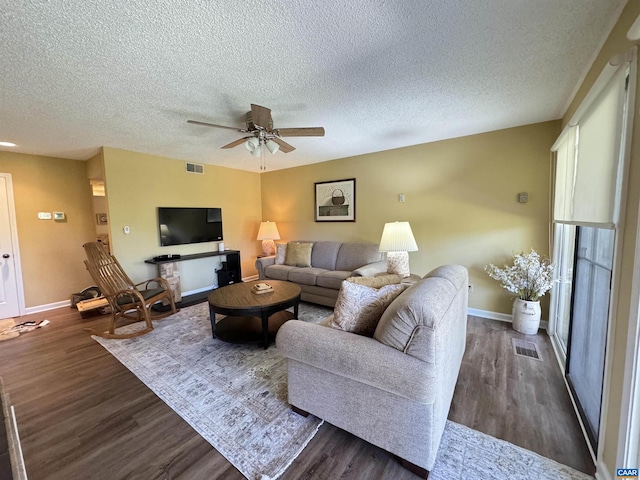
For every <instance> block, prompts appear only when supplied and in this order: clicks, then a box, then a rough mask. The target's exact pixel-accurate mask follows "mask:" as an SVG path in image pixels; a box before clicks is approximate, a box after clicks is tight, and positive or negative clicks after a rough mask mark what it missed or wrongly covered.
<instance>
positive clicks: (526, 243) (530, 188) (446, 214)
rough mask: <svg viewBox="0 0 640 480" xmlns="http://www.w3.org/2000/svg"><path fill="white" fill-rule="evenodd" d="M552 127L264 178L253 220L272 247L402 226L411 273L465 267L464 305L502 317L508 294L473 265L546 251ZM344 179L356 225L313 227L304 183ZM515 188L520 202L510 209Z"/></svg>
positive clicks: (367, 238) (310, 193)
mask: <svg viewBox="0 0 640 480" xmlns="http://www.w3.org/2000/svg"><path fill="white" fill-rule="evenodd" d="M559 127H560V123H559V122H558V121H555V122H546V123H540V124H536V125H529V126H524V127H518V128H511V129H507V130H501V131H497V132H490V133H485V134H480V135H473V136H468V137H462V138H456V139H452V140H445V141H441V142H434V143H429V144H423V145H417V146H413V147H406V148H401V149H397V150H389V151H385V152H378V153H373V154H368V155H362V156H357V157H350V158H344V159H340V160H335V161H331V162H324V163H317V164H313V165H307V166H302V167H297V168H290V169H287V170H278V171H275V172H267V173H264V174H263V175H262V211H263V217H264V219H265V220H272V221H275V222H277V224H278V229H279V231H280V235H281V237H282V240H281V242H285V241H288V240H296V239H311V240H331V239H336V240H344V241H362V242H373V243H378V242H379V241H380V235H381V234H382V228H383V226H384V224H385V223H386V222H392V221H396V220H398V221H409V222H410V223H411V227H412V229H413V232H414V236H415V237H416V241H417V243H418V248H419V251H417V252H412V253H410V254H409V257H410V263H411V270H412V272H414V273H417V274H420V275H424V274H426V273H427V272H428V271H430V270H431V269H433V268H435V267H436V266H438V265H441V264H445V263H458V264H462V265H465V266H466V267H467V268H468V269H469V273H470V277H471V282H472V283H473V286H474V293H472V294H471V295H470V298H469V303H470V306H471V307H473V308H478V309H482V310H489V311H493V312H501V313H511V305H512V303H513V301H512V297H511V296H510V294H509V293H508V292H506V291H505V290H503V289H502V288H500V286H499V285H498V284H497V282H495V281H494V280H491V279H490V278H489V277H488V276H487V275H486V273H484V271H483V269H482V268H483V266H484V265H485V264H487V263H489V262H494V263H498V264H500V265H502V264H504V263H506V262H508V261H509V260H510V258H509V257H510V255H511V253H512V252H516V251H520V250H527V251H528V250H529V249H530V248H531V247H533V248H535V249H536V250H537V251H539V252H541V253H544V254H548V251H549V248H548V244H549V240H548V231H549V229H548V222H549V149H550V147H551V145H552V144H553V142H554V140H555V138H556V137H557V136H558V134H559ZM344 178H356V222H355V223H344V222H341V223H316V222H314V182H321V181H328V180H339V179H344ZM524 191H526V192H528V193H529V202H528V203H526V204H521V203H518V201H517V194H518V192H524ZM399 193H404V194H405V196H406V201H405V202H404V203H399V202H398V194H399Z"/></svg>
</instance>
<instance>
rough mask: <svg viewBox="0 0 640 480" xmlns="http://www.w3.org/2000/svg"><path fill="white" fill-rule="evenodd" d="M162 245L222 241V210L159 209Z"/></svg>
mask: <svg viewBox="0 0 640 480" xmlns="http://www.w3.org/2000/svg"><path fill="white" fill-rule="evenodd" d="M158 231H159V233H160V245H161V246H162V247H169V246H171V245H184V244H187V243H201V242H218V241H221V240H222V209H220V208H182V207H158Z"/></svg>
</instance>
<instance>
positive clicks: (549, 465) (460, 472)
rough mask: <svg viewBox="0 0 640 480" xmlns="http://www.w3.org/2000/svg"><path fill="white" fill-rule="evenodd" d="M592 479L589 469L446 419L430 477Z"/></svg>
mask: <svg viewBox="0 0 640 480" xmlns="http://www.w3.org/2000/svg"><path fill="white" fill-rule="evenodd" d="M505 479H509V480H593V477H592V476H590V475H587V474H586V473H582V472H579V471H577V470H574V469H573V468H571V467H567V466H566V465H562V464H560V463H557V462H554V461H553V460H550V459H548V458H546V457H543V456H541V455H538V454H537V453H534V452H532V451H530V450H526V449H524V448H521V447H518V446H517V445H513V444H512V443H509V442H505V441H504V440H499V439H497V438H495V437H492V436H490V435H486V434H484V433H481V432H478V431H477V430H473V429H471V428H469V427H465V426H464V425H460V424H458V423H454V422H451V421H449V420H447V425H446V427H445V429H444V434H443V435H442V442H441V443H440V448H439V449H438V456H437V457H436V464H435V466H434V468H433V470H432V471H431V473H430V474H429V480H505Z"/></svg>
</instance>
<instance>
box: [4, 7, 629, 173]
mask: <svg viewBox="0 0 640 480" xmlns="http://www.w3.org/2000/svg"><path fill="white" fill-rule="evenodd" d="M625 3H626V0H561V1H558V0H487V1H478V0H432V1H421V0H410V1H389V0H349V1H345V0H320V1H316V2H304V1H302V0H272V1H270V2H265V1H256V0H250V1H238V0H218V1H214V0H138V1H135V2H132V1H130V0H108V1H98V0H86V1H72V2H70V1H68V0H48V1H45V0H4V1H3V2H2V8H1V10H0V59H1V60H2V66H1V67H0V141H11V142H14V143H17V144H18V147H16V148H13V149H11V150H12V151H17V152H24V153H32V154H40V155H48V156H55V157H64V158H73V159H87V158H88V157H90V156H91V155H93V154H95V153H96V152H97V150H98V148H99V147H100V146H103V145H104V146H112V147H117V148H123V149H127V150H133V151H137V152H145V153H151V154H156V155H162V156H167V157H172V158H177V159H185V160H191V161H195V162H202V163H209V164H216V165H223V166H228V167H232V168H239V169H244V170H251V171H259V163H260V161H259V159H257V158H255V157H252V156H251V155H250V154H249V152H248V151H247V150H246V149H245V148H244V147H243V146H239V147H236V148H235V149H231V150H221V149H220V147H221V146H222V145H224V144H227V143H229V142H231V141H233V140H235V139H237V138H239V134H236V133H235V132H233V131H229V130H221V129H213V128H207V127H202V126H195V125H189V124H187V123H186V121H187V119H194V120H200V121H205V122H211V123H217V124H223V125H229V126H238V127H242V126H243V125H244V123H243V122H244V114H245V113H246V112H247V111H248V110H249V106H250V104H251V103H257V104H259V105H264V106H266V107H269V108H271V109H272V116H273V122H274V126H275V127H282V128H284V127H315V126H323V127H325V130H326V136H325V137H316V138H287V139H286V140H287V141H289V143H291V144H292V145H293V146H295V147H297V149H296V150H295V151H294V152H292V153H288V154H284V153H281V152H278V153H276V154H275V155H270V154H269V155H268V156H267V169H268V170H275V169H280V168H287V167H291V166H296V165H303V164H308V163H315V162H321V161H326V160H331V159H335V158H342V157H347V156H352V155H359V154H364V153H369V152H375V151H381V150H388V149H392V148H398V147H403V146H408V145H415V144H420V143H426V142H431V141H435V140H441V139H445V138H452V137H458V136H462V135H469V134H474V133H480V132H486V131H491V130H497V129H502V128H508V127H513V126H518V125H525V124H530V123H536V122H542V121H546V120H552V119H557V118H560V117H561V116H562V114H563V113H564V111H565V109H566V107H567V102H568V100H569V99H570V98H571V97H572V95H573V94H574V91H575V89H576V87H577V86H578V84H579V82H580V81H581V80H582V79H583V77H584V75H585V74H586V71H587V69H588V67H589V66H590V65H591V63H592V61H593V60H594V58H595V55H596V53H597V51H598V50H599V48H600V47H601V45H602V44H603V42H604V39H605V38H606V36H607V35H608V33H609V31H610V30H611V28H612V26H613V25H614V23H615V20H616V19H617V17H618V15H619V14H620V12H621V9H622V7H623V6H624V4H625ZM0 149H4V150H9V148H5V147H0Z"/></svg>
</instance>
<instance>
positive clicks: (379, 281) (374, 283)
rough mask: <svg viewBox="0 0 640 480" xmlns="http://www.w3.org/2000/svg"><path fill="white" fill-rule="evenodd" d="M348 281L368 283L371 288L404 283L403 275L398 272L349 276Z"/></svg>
mask: <svg viewBox="0 0 640 480" xmlns="http://www.w3.org/2000/svg"><path fill="white" fill-rule="evenodd" d="M347 282H351V283H357V284H358V285H366V286H367V287H371V288H380V287H384V286H385V285H395V284H398V283H402V277H401V276H400V275H396V274H387V273H385V274H382V275H376V276H375V277H349V278H347Z"/></svg>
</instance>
